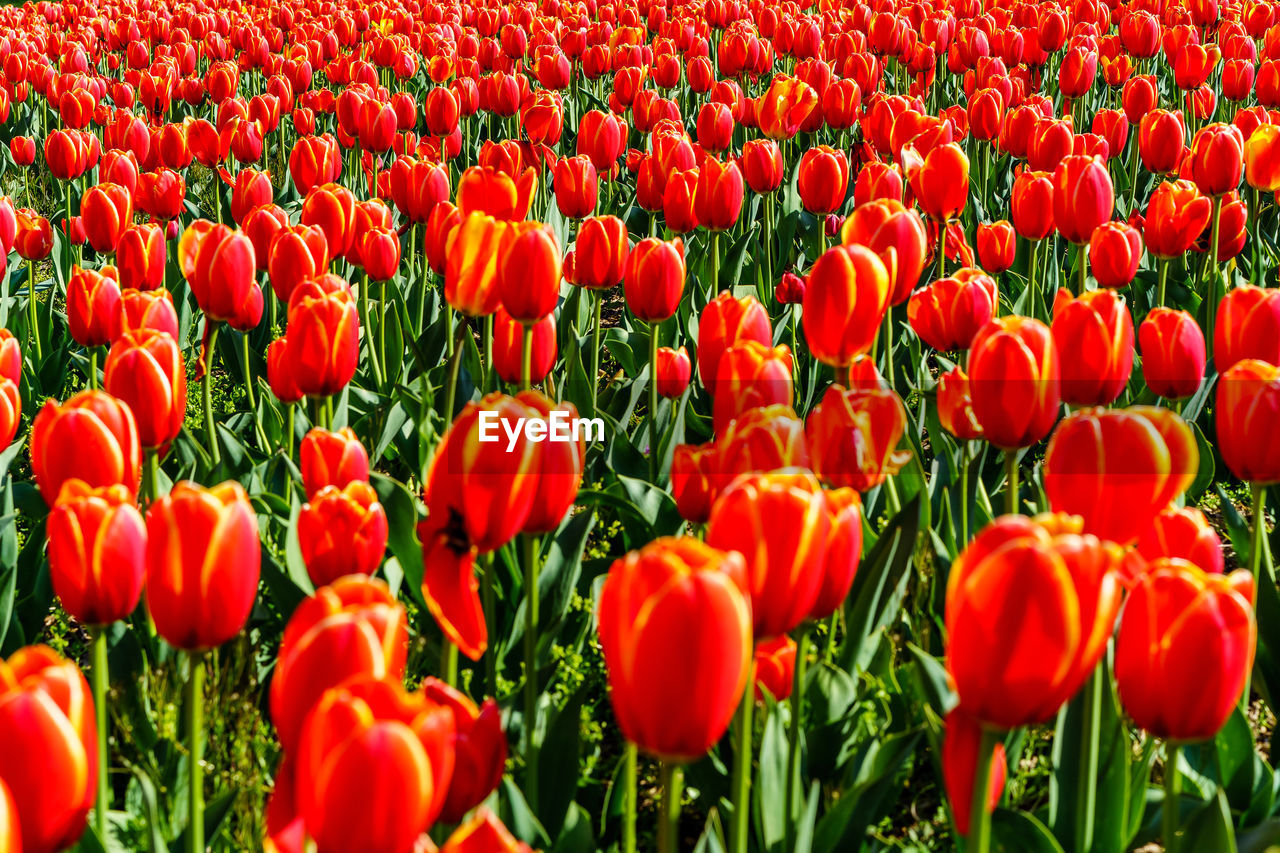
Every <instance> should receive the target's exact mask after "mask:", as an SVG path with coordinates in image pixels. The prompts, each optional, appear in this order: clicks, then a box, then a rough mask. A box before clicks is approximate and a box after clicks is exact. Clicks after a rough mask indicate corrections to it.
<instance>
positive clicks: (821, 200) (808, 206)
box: [796, 145, 849, 214]
mask: <svg viewBox="0 0 1280 853" xmlns="http://www.w3.org/2000/svg"><path fill="white" fill-rule="evenodd" d="M796 189H797V190H798V191H799V193H800V201H801V203H802V204H803V205H804V209H805V210H807V211H809V212H810V213H816V214H825V213H835V212H836V211H837V210H839V209H840V208H841V207H843V206H844V197H845V195H846V194H847V193H848V191H849V160H848V158H847V157H845V155H844V152H843V151H840V150H838V149H835V148H832V147H831V146H829V145H818V146H815V147H813V148H809V149H806V150H805V152H804V154H803V155H802V156H801V158H800V166H799V168H798V169H797V171H796Z"/></svg>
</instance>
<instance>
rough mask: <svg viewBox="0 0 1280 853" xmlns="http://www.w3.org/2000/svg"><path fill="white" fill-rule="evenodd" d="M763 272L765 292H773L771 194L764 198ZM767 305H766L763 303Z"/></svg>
mask: <svg viewBox="0 0 1280 853" xmlns="http://www.w3.org/2000/svg"><path fill="white" fill-rule="evenodd" d="M763 207H764V223H763V224H764V233H763V239H764V271H765V282H764V283H765V291H766V293H772V292H773V286H774V284H776V282H775V281H774V280H773V193H769V194H768V195H766V196H765V197H764V204H763ZM765 304H768V303H765Z"/></svg>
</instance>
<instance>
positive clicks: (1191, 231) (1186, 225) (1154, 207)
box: [1142, 180, 1213, 258]
mask: <svg viewBox="0 0 1280 853" xmlns="http://www.w3.org/2000/svg"><path fill="white" fill-rule="evenodd" d="M1212 215H1213V204H1212V202H1210V201H1209V199H1208V198H1206V197H1205V196H1203V195H1201V194H1200V191H1199V190H1198V189H1196V185H1195V184H1193V183H1191V181H1184V180H1179V181H1165V182H1164V183H1162V184H1160V185H1159V186H1158V187H1156V188H1155V189H1154V190H1152V191H1151V198H1150V199H1149V200H1148V201H1147V214H1146V224H1145V226H1144V227H1143V232H1142V238H1143V241H1144V242H1145V243H1146V244H1147V251H1149V252H1151V254H1152V255H1155V256H1156V257H1157V258H1176V257H1178V256H1179V255H1181V254H1183V253H1184V252H1186V251H1187V250H1188V249H1190V248H1191V247H1192V245H1194V244H1195V242H1196V238H1198V237H1199V236H1200V234H1201V232H1203V231H1204V229H1205V226H1207V225H1208V224H1209V217H1210V216H1212Z"/></svg>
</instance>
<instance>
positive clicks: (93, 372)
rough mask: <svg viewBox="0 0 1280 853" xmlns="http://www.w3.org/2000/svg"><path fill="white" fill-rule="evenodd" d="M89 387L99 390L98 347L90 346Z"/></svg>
mask: <svg viewBox="0 0 1280 853" xmlns="http://www.w3.org/2000/svg"><path fill="white" fill-rule="evenodd" d="M89 387H90V388H92V389H93V390H95V391H96V390H98V348H97V347H89Z"/></svg>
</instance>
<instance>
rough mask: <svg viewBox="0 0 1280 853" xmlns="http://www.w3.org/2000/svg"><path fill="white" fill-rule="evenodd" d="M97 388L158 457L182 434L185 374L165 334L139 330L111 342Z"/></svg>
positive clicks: (178, 353) (177, 352) (179, 354)
mask: <svg viewBox="0 0 1280 853" xmlns="http://www.w3.org/2000/svg"><path fill="white" fill-rule="evenodd" d="M102 385H103V387H104V388H105V389H106V390H107V392H108V393H110V394H112V395H114V396H115V397H117V398H118V399H120V400H121V401H123V402H124V403H127V404H128V406H129V409H130V410H131V411H132V412H133V416H134V419H135V421H136V422H137V428H138V440H139V442H140V443H141V444H142V446H143V447H145V448H147V449H149V450H150V449H156V448H159V449H160V450H161V451H163V450H164V449H166V448H167V447H168V446H169V442H171V441H173V440H174V439H175V438H177V437H178V433H179V432H181V431H182V421H183V418H184V417H185V416H186V413H187V372H186V369H185V367H184V366H183V361H182V351H181V350H180V349H179V348H178V344H177V342H176V341H175V340H174V339H173V337H172V336H171V335H170V334H169V333H168V332H162V331H156V330H154V329H143V330H140V331H137V332H124V333H123V334H121V335H120V337H118V338H116V341H115V343H114V344H112V345H111V351H110V352H108V353H107V360H106V363H105V364H104V366H103V374H102Z"/></svg>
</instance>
